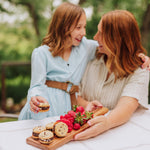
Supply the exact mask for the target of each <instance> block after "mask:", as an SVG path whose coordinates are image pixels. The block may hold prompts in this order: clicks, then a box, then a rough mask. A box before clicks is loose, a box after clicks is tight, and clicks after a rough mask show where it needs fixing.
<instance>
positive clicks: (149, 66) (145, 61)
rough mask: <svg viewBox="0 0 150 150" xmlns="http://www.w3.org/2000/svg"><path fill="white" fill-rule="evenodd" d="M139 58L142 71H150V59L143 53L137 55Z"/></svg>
mask: <svg viewBox="0 0 150 150" xmlns="http://www.w3.org/2000/svg"><path fill="white" fill-rule="evenodd" d="M139 57H140V58H141V59H142V61H143V64H142V68H143V69H145V68H146V69H147V70H149V71H150V58H149V57H148V56H146V55H144V54H143V53H140V54H139Z"/></svg>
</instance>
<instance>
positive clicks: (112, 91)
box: [79, 57, 149, 109]
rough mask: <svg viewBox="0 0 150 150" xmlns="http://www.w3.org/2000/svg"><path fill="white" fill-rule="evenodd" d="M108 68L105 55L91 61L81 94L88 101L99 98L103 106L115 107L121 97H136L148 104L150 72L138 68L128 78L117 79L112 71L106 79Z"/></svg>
mask: <svg viewBox="0 0 150 150" xmlns="http://www.w3.org/2000/svg"><path fill="white" fill-rule="evenodd" d="M107 74H108V69H107V68H106V65H105V63H104V60H103V57H101V58H100V59H99V60H97V59H95V60H93V61H91V62H89V64H88V66H87V69H86V71H85V73H84V76H83V79H82V81H81V84H80V91H79V95H80V96H82V97H83V98H84V99H86V100H88V101H92V100H98V101H100V102H101V103H102V104H103V106H105V107H107V108H109V109H113V108H114V107H115V106H116V104H117V102H118V100H119V99H120V97H122V96H129V97H133V98H136V99H137V100H138V101H139V103H140V104H141V105H142V106H144V107H147V105H148V85H149V72H148V71H146V70H145V69H141V68H138V69H137V70H136V71H135V72H134V73H133V74H131V75H129V76H128V77H127V78H123V79H122V80H121V79H117V81H116V82H115V83H114V80H115V76H114V74H113V73H112V74H111V75H110V77H109V78H108V80H106V78H107Z"/></svg>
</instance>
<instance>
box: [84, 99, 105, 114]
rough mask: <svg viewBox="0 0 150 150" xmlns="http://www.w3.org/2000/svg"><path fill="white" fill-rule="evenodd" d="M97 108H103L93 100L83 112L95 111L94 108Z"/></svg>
mask: <svg viewBox="0 0 150 150" xmlns="http://www.w3.org/2000/svg"><path fill="white" fill-rule="evenodd" d="M99 107H103V105H102V104H101V103H100V102H99V101H97V100H94V101H91V102H88V104H87V105H86V108H85V110H86V111H93V110H95V109H96V108H99Z"/></svg>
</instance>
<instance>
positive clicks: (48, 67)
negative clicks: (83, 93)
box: [19, 37, 98, 120]
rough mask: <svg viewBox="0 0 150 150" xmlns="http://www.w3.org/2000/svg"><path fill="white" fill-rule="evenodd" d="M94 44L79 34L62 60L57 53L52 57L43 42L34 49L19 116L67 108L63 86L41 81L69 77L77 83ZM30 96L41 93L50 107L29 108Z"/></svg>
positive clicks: (36, 116)
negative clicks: (29, 77)
mask: <svg viewBox="0 0 150 150" xmlns="http://www.w3.org/2000/svg"><path fill="white" fill-rule="evenodd" d="M97 46H98V43H97V42H96V41H94V40H88V39H86V38H85V37H83V39H82V41H81V43H80V45H79V46H75V47H72V51H71V54H70V57H69V59H68V61H65V60H63V59H62V57H60V56H57V57H53V56H52V55H51V52H50V51H49V47H48V46H47V45H43V46H40V47H38V48H36V49H34V50H33V53H32V58H31V67H32V68H31V70H32V71H31V83H30V88H29V90H28V95H27V103H26V104H25V106H24V108H23V109H22V111H21V112H20V115H19V120H25V119H36V120H37V119H43V118H46V117H51V116H59V115H64V114H65V113H66V112H68V111H69V110H71V102H70V95H69V94H68V93H66V92H65V91H63V90H60V89H56V88H51V87H47V86H46V85H45V81H46V80H52V81H60V82H66V81H70V82H72V83H73V84H74V85H79V83H80V81H81V78H82V75H83V73H84V71H85V68H86V66H87V63H88V62H89V61H90V60H91V59H93V58H94V56H95V50H96V47H97ZM68 88H70V87H68ZM68 90H69V89H68ZM32 96H42V97H44V98H45V99H46V100H47V101H48V102H49V104H50V110H49V111H48V112H39V113H34V112H32V111H31V110H30V104H29V102H30V99H31V97H32Z"/></svg>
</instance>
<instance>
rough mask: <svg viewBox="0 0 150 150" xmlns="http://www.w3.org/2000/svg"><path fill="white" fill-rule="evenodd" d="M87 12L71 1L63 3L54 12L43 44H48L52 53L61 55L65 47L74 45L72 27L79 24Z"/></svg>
mask: <svg viewBox="0 0 150 150" xmlns="http://www.w3.org/2000/svg"><path fill="white" fill-rule="evenodd" d="M83 13H85V12H84V10H83V8H81V7H80V6H78V5H74V4H72V3H69V2H64V3H62V4H61V5H60V6H59V7H58V8H57V9H56V10H55V12H54V14H53V17H52V19H51V22H50V25H49V28H48V33H47V35H46V36H45V37H44V39H43V42H42V45H44V44H45V45H48V46H49V47H50V49H49V50H50V51H51V53H52V55H53V56H54V57H55V56H61V55H63V53H64V51H65V49H67V48H70V47H71V46H72V41H71V36H70V33H71V32H72V31H71V30H70V28H71V27H72V26H73V27H74V28H75V27H76V26H77V24H78V21H79V19H80V17H81V15H82V14H83Z"/></svg>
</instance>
